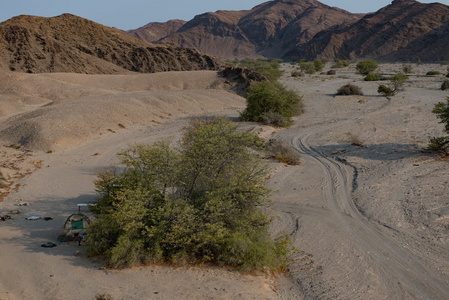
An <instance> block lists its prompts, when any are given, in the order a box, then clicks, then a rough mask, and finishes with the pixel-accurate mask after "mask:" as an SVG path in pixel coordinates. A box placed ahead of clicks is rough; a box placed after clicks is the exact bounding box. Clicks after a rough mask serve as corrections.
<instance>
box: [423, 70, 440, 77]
mask: <svg viewBox="0 0 449 300" xmlns="http://www.w3.org/2000/svg"><path fill="white" fill-rule="evenodd" d="M426 75H427V76H435V75H441V72H439V71H429V72H427V73H426Z"/></svg>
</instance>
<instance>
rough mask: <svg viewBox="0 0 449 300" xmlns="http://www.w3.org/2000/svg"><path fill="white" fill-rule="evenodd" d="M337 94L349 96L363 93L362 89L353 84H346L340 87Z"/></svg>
mask: <svg viewBox="0 0 449 300" xmlns="http://www.w3.org/2000/svg"><path fill="white" fill-rule="evenodd" d="M337 95H342V96H348V95H363V93H362V90H361V89H360V88H359V87H358V86H356V85H353V84H350V83H348V84H346V85H344V86H342V87H341V88H339V89H338V91H337Z"/></svg>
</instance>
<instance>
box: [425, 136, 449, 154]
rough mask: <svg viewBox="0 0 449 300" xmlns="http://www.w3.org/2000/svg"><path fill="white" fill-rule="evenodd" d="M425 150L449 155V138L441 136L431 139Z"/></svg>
mask: <svg viewBox="0 0 449 300" xmlns="http://www.w3.org/2000/svg"><path fill="white" fill-rule="evenodd" d="M425 150H430V151H434V152H438V153H441V154H443V155H449V137H447V136H443V137H433V138H431V139H430V140H429V144H428V145H427V148H425Z"/></svg>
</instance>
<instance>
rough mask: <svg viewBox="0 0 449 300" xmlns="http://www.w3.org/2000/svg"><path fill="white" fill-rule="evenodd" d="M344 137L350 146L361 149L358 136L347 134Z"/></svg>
mask: <svg viewBox="0 0 449 300" xmlns="http://www.w3.org/2000/svg"><path fill="white" fill-rule="evenodd" d="M346 135H347V136H348V139H349V140H348V142H349V144H351V146H356V147H361V148H363V147H364V146H363V142H362V141H361V140H360V138H359V136H358V135H355V134H353V133H352V132H347V133H346Z"/></svg>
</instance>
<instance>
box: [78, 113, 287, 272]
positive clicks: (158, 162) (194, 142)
mask: <svg viewBox="0 0 449 300" xmlns="http://www.w3.org/2000/svg"><path fill="white" fill-rule="evenodd" d="M261 146H262V141H261V139H260V138H258V137H257V136H255V135H253V134H251V133H249V132H246V131H240V130H238V127H237V125H235V124H233V123H231V122H230V121H228V120H226V119H223V118H218V119H214V120H194V121H192V123H191V124H190V125H189V126H188V128H186V131H185V133H184V136H183V138H182V140H181V141H180V142H179V145H178V146H177V147H170V145H169V142H167V141H159V142H157V143H155V144H154V145H135V146H132V147H130V148H129V149H127V150H125V151H123V152H121V153H119V154H118V157H119V159H120V163H121V164H123V165H124V170H123V171H122V172H119V171H118V170H117V169H114V168H112V169H110V170H108V171H105V172H103V173H100V174H99V175H98V176H99V179H98V180H97V181H96V182H95V185H96V187H97V191H98V192H99V194H100V197H99V199H98V204H97V206H96V207H93V208H92V211H93V212H94V213H95V214H96V216H97V219H96V220H95V221H93V223H92V224H91V226H90V228H89V232H88V235H87V237H86V245H87V251H88V255H90V256H95V255H104V256H105V258H106V260H107V262H108V263H109V265H111V266H112V267H116V268H120V267H126V266H133V265H137V264H147V263H151V262H169V263H175V264H183V263H213V264H217V265H226V266H231V267H233V268H237V269H240V270H245V271H250V270H261V269H263V268H265V267H267V268H269V269H270V270H279V269H282V268H283V267H284V266H285V264H286V262H287V258H286V256H287V254H288V253H289V251H290V250H289V248H288V238H287V236H282V237H280V238H279V239H278V240H276V241H273V240H272V239H271V238H270V235H269V233H268V225H269V223H270V221H269V219H268V218H267V216H266V215H265V214H264V213H263V212H262V211H261V209H260V208H259V207H260V206H261V205H264V204H266V203H267V201H268V197H269V195H270V193H271V191H270V190H268V189H267V188H266V187H265V186H264V182H265V178H267V176H268V172H269V170H268V169H267V166H266V165H265V164H262V163H261V161H260V159H259V158H258V157H256V156H255V155H254V154H253V151H252V150H251V148H257V149H260V148H261Z"/></svg>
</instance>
